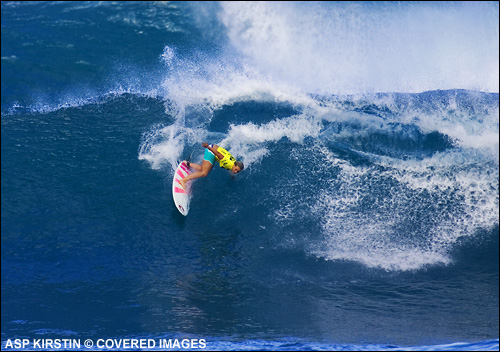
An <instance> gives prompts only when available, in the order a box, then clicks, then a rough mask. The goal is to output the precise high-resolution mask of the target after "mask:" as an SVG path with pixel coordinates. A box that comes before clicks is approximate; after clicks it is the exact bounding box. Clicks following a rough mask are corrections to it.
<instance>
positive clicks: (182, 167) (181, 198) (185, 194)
mask: <svg viewBox="0 0 500 352" xmlns="http://www.w3.org/2000/svg"><path fill="white" fill-rule="evenodd" d="M190 173H191V170H190V169H189V167H187V165H186V164H185V162H184V161H181V163H180V164H179V166H177V169H176V170H175V174H174V179H173V181H172V195H173V196H174V203H175V207H176V208H177V210H179V211H180V213H181V214H182V215H184V216H186V215H187V214H188V212H189V203H190V201H191V190H190V185H189V184H186V190H184V189H183V188H182V186H181V185H180V184H179V180H181V179H183V178H184V177H186V176H187V175H189V174H190Z"/></svg>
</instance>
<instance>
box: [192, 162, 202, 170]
mask: <svg viewBox="0 0 500 352" xmlns="http://www.w3.org/2000/svg"><path fill="white" fill-rule="evenodd" d="M189 167H190V168H192V169H195V170H196V171H201V165H200V164H195V163H189Z"/></svg>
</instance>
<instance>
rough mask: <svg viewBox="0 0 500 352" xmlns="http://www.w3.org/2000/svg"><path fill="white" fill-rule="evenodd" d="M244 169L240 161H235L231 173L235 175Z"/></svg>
mask: <svg viewBox="0 0 500 352" xmlns="http://www.w3.org/2000/svg"><path fill="white" fill-rule="evenodd" d="M244 168H245V165H243V163H242V162H241V161H235V162H234V165H233V167H232V168H231V171H232V172H233V174H237V173H238V172H240V171H241V170H243V169H244Z"/></svg>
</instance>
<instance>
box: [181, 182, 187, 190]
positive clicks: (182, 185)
mask: <svg viewBox="0 0 500 352" xmlns="http://www.w3.org/2000/svg"><path fill="white" fill-rule="evenodd" d="M179 184H180V185H181V187H182V189H183V190H186V181H184V180H179Z"/></svg>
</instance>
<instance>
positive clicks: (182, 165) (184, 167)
mask: <svg viewBox="0 0 500 352" xmlns="http://www.w3.org/2000/svg"><path fill="white" fill-rule="evenodd" d="M181 169H182V170H184V171H185V172H186V173H187V174H188V175H189V174H190V173H191V172H190V171H189V169H188V168H187V167H186V166H184V164H181Z"/></svg>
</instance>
